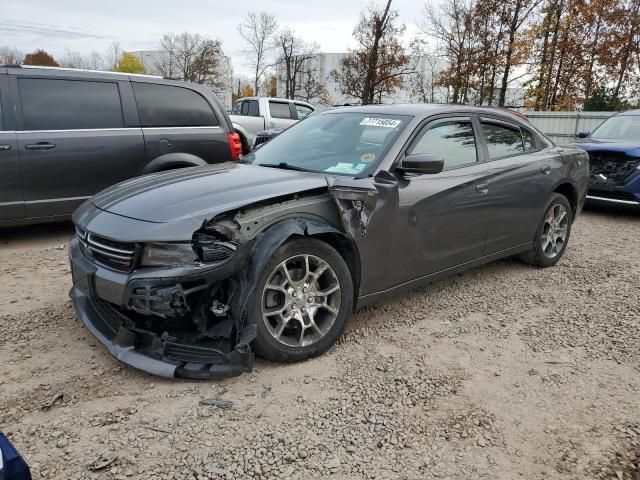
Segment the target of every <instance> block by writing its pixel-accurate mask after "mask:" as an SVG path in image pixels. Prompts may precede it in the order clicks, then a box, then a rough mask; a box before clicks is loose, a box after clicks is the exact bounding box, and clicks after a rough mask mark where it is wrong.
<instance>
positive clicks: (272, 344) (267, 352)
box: [249, 238, 353, 362]
mask: <svg viewBox="0 0 640 480" xmlns="http://www.w3.org/2000/svg"><path fill="white" fill-rule="evenodd" d="M298 255H311V256H313V257H317V258H319V259H321V260H323V261H324V262H326V263H327V264H328V265H329V266H330V267H331V269H333V272H334V273H335V277H337V280H338V282H339V287H340V288H339V297H338V298H339V300H340V306H339V308H338V314H337V316H335V320H334V321H333V324H332V325H331V326H330V327H328V330H327V332H326V333H325V334H324V336H322V337H320V338H319V339H318V340H317V341H315V342H314V343H312V344H310V345H307V346H300V347H296V346H289V345H285V344H284V343H281V342H280V341H279V340H277V339H276V338H275V337H274V336H273V335H272V334H271V333H270V332H269V330H268V329H267V325H266V322H267V321H266V320H265V319H263V315H262V305H263V302H264V301H265V300H264V298H263V292H264V289H265V285H266V283H267V281H268V280H269V279H270V277H271V276H272V274H274V272H276V271H277V269H278V266H279V265H281V264H282V262H284V261H286V260H288V259H291V258H293V257H296V256H298ZM254 288H255V295H254V301H253V305H251V306H250V310H249V311H250V314H251V315H252V317H253V319H254V320H255V322H256V325H257V335H256V338H255V340H254V341H253V344H252V347H253V350H254V351H255V352H256V353H257V354H258V355H260V356H261V357H264V358H266V359H268V360H271V361H275V362H298V361H302V360H306V359H308V358H311V357H315V356H317V355H320V354H322V353H324V352H326V351H327V350H328V349H329V348H330V347H331V346H332V345H333V344H334V343H335V342H336V341H337V340H338V339H339V338H340V336H341V335H342V332H343V331H344V329H345V326H346V324H347V320H348V319H349V317H350V316H351V314H352V312H353V281H352V279H351V274H350V273H349V268H348V267H347V264H346V263H345V261H344V259H343V258H342V257H341V256H340V254H339V253H338V252H337V251H336V250H335V249H334V248H333V247H331V246H330V245H328V244H327V243H325V242H323V241H321V240H317V239H314V238H297V239H294V240H290V241H288V242H286V243H285V244H283V245H281V246H280V247H279V248H278V249H277V250H276V251H275V253H274V255H273V256H272V258H271V260H270V261H269V262H268V263H267V265H266V266H265V268H264V269H263V271H262V272H261V274H260V277H259V278H258V281H257V283H256V285H255V286H254ZM310 301H311V300H310ZM298 308H300V307H298ZM292 322H294V321H292Z"/></svg>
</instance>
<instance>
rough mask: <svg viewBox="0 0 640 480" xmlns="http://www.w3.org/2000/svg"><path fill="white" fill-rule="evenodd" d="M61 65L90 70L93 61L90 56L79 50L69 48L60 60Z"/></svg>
mask: <svg viewBox="0 0 640 480" xmlns="http://www.w3.org/2000/svg"><path fill="white" fill-rule="evenodd" d="M60 66H61V67H64V68H81V69H86V70H88V69H91V67H92V62H91V58H90V57H85V56H83V55H82V54H80V53H78V52H72V51H70V50H67V51H66V52H65V54H64V57H63V58H62V60H60ZM96 70H97V69H96Z"/></svg>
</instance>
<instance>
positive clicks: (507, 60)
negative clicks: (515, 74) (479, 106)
mask: <svg viewBox="0 0 640 480" xmlns="http://www.w3.org/2000/svg"><path fill="white" fill-rule="evenodd" d="M507 1H508V7H507V12H508V13H506V15H505V16H504V17H503V22H504V23H506V25H507V36H508V40H507V43H506V45H505V49H504V68H503V72H502V81H501V85H500V98H499V99H498V105H499V106H501V107H504V106H505V101H506V93H507V87H508V85H509V75H510V73H511V68H512V67H513V66H515V65H519V64H520V63H521V60H522V58H524V57H525V56H526V54H525V53H524V51H525V50H524V49H523V47H524V46H526V43H523V42H520V38H519V35H520V33H521V32H522V29H523V26H524V25H525V23H526V21H527V19H528V18H529V16H530V15H531V12H533V10H534V9H535V8H536V7H537V6H538V5H539V4H540V2H541V1H542V0H507Z"/></svg>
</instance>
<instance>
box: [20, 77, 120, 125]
mask: <svg viewBox="0 0 640 480" xmlns="http://www.w3.org/2000/svg"><path fill="white" fill-rule="evenodd" d="M18 88H19V91H20V102H21V104H22V117H23V124H24V125H23V128H24V130H77V129H101V128H122V127H123V126H124V120H123V117H122V104H121V103H120V92H119V91H118V85H117V84H116V83H109V82H88V81H81V80H57V79H50V78H18Z"/></svg>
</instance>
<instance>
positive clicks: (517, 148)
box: [482, 122, 524, 160]
mask: <svg viewBox="0 0 640 480" xmlns="http://www.w3.org/2000/svg"><path fill="white" fill-rule="evenodd" d="M482 134H483V135H484V139H485V142H486V143H487V149H488V150H489V158H490V159H491V160H495V159H497V158H502V157H510V156H513V155H519V154H521V153H524V144H523V142H522V133H521V132H520V128H518V127H515V126H513V127H511V126H507V125H503V124H498V123H485V122H483V123H482Z"/></svg>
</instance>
